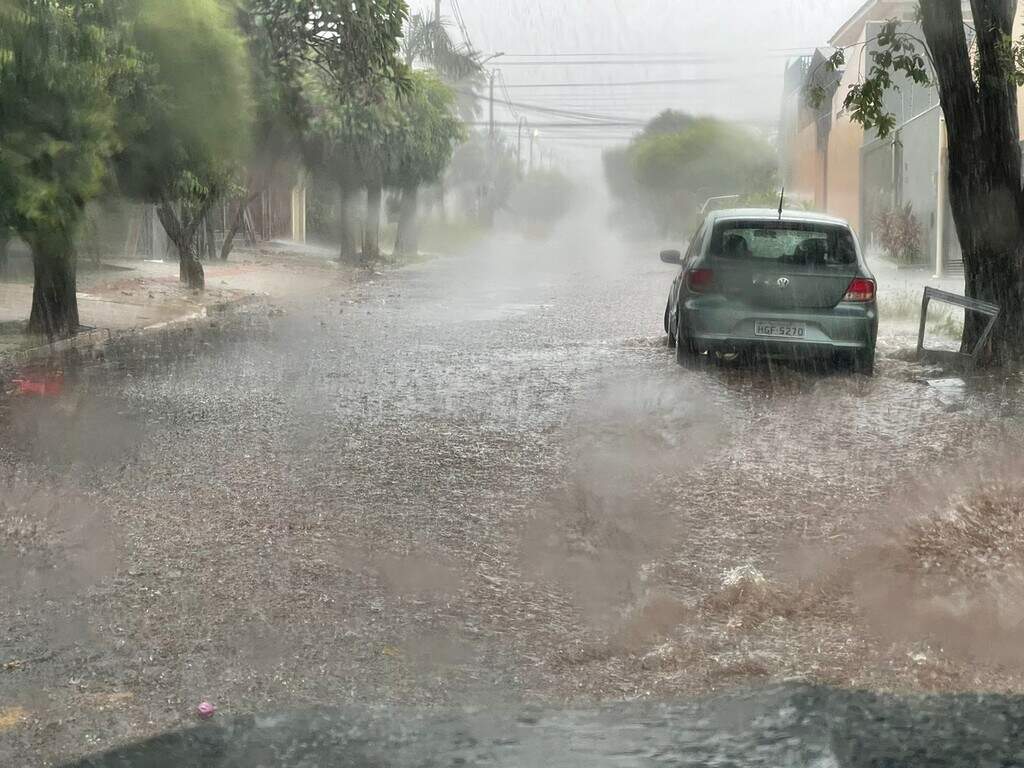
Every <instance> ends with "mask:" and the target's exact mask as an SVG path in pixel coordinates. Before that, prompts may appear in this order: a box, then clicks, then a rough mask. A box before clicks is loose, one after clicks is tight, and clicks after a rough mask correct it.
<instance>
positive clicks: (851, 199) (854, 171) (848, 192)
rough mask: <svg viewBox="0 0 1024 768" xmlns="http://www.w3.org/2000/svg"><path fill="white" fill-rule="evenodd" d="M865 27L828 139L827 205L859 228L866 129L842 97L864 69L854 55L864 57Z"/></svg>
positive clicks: (834, 104)
mask: <svg viewBox="0 0 1024 768" xmlns="http://www.w3.org/2000/svg"><path fill="white" fill-rule="evenodd" d="M866 34H867V32H866V30H863V29H862V30H861V33H860V41H859V42H860V43H861V45H859V46H858V47H857V48H856V49H854V50H856V51H857V53H855V54H853V55H851V57H850V58H851V60H850V61H849V62H848V63H847V66H846V70H845V72H844V73H843V79H842V81H841V82H840V83H839V87H838V88H837V89H836V93H835V96H834V97H833V98H832V133H831V134H830V136H829V142H828V198H827V201H828V205H827V213H831V214H832V215H834V216H839V217H841V218H844V219H846V220H847V221H848V222H850V224H851V225H852V226H853V228H854V230H856V231H858V232H859V231H860V148H861V146H862V145H863V144H864V129H863V128H862V127H861V126H860V125H858V124H857V123H854V122H853V121H851V120H850V118H849V116H847V114H846V113H845V111H844V110H843V101H844V100H845V99H846V94H847V93H848V92H849V90H850V87H851V86H852V85H855V84H856V83H857V81H858V78H859V77H860V73H861V72H862V71H864V67H863V62H861V61H857V60H856V59H855V58H854V57H857V56H859V57H862V58H863V57H865V56H866V54H865V52H864V45H863V44H864V43H865V41H866V38H865V35H866Z"/></svg>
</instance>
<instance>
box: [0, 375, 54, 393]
mask: <svg viewBox="0 0 1024 768" xmlns="http://www.w3.org/2000/svg"><path fill="white" fill-rule="evenodd" d="M11 383H12V384H14V385H16V386H17V387H18V394H21V395H38V396H39V397H59V396H60V395H61V394H63V392H64V374H63V373H47V374H35V375H33V374H28V375H25V376H24V377H23V378H20V379H13V380H12V381H11Z"/></svg>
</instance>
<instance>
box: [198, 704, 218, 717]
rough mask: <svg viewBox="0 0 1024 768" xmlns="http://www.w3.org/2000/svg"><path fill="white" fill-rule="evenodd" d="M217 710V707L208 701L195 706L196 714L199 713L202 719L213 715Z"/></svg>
mask: <svg viewBox="0 0 1024 768" xmlns="http://www.w3.org/2000/svg"><path fill="white" fill-rule="evenodd" d="M216 711H217V708H216V707H215V706H213V704H211V703H210V702H208V701H204V702H203V703H202V704H200V705H199V706H198V707H196V714H197V715H199V717H200V719H202V720H209V719H210V718H211V717H213V713H214V712H216Z"/></svg>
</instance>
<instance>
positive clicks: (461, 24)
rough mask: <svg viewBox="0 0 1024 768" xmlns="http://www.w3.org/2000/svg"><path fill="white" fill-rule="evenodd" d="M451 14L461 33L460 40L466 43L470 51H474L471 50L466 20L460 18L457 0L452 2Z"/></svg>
mask: <svg viewBox="0 0 1024 768" xmlns="http://www.w3.org/2000/svg"><path fill="white" fill-rule="evenodd" d="M452 12H453V13H454V14H455V23H456V24H458V25H459V31H460V32H461V33H462V39H463V40H465V41H466V46H467V47H468V48H469V50H471V51H473V50H476V49H475V48H473V41H472V39H471V38H470V36H469V27H467V26H466V20H465V19H464V18H463V16H462V8H461V6H460V5H459V0H452Z"/></svg>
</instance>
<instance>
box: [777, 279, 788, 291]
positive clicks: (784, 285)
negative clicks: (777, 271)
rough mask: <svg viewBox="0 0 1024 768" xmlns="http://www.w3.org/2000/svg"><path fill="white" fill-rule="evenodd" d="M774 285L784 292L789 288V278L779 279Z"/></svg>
mask: <svg viewBox="0 0 1024 768" xmlns="http://www.w3.org/2000/svg"><path fill="white" fill-rule="evenodd" d="M775 284H776V285H777V286H779V288H780V289H782V290H785V289H786V288H789V278H788V277H780V278H779V279H778V280H777V281H776V282H775Z"/></svg>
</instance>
